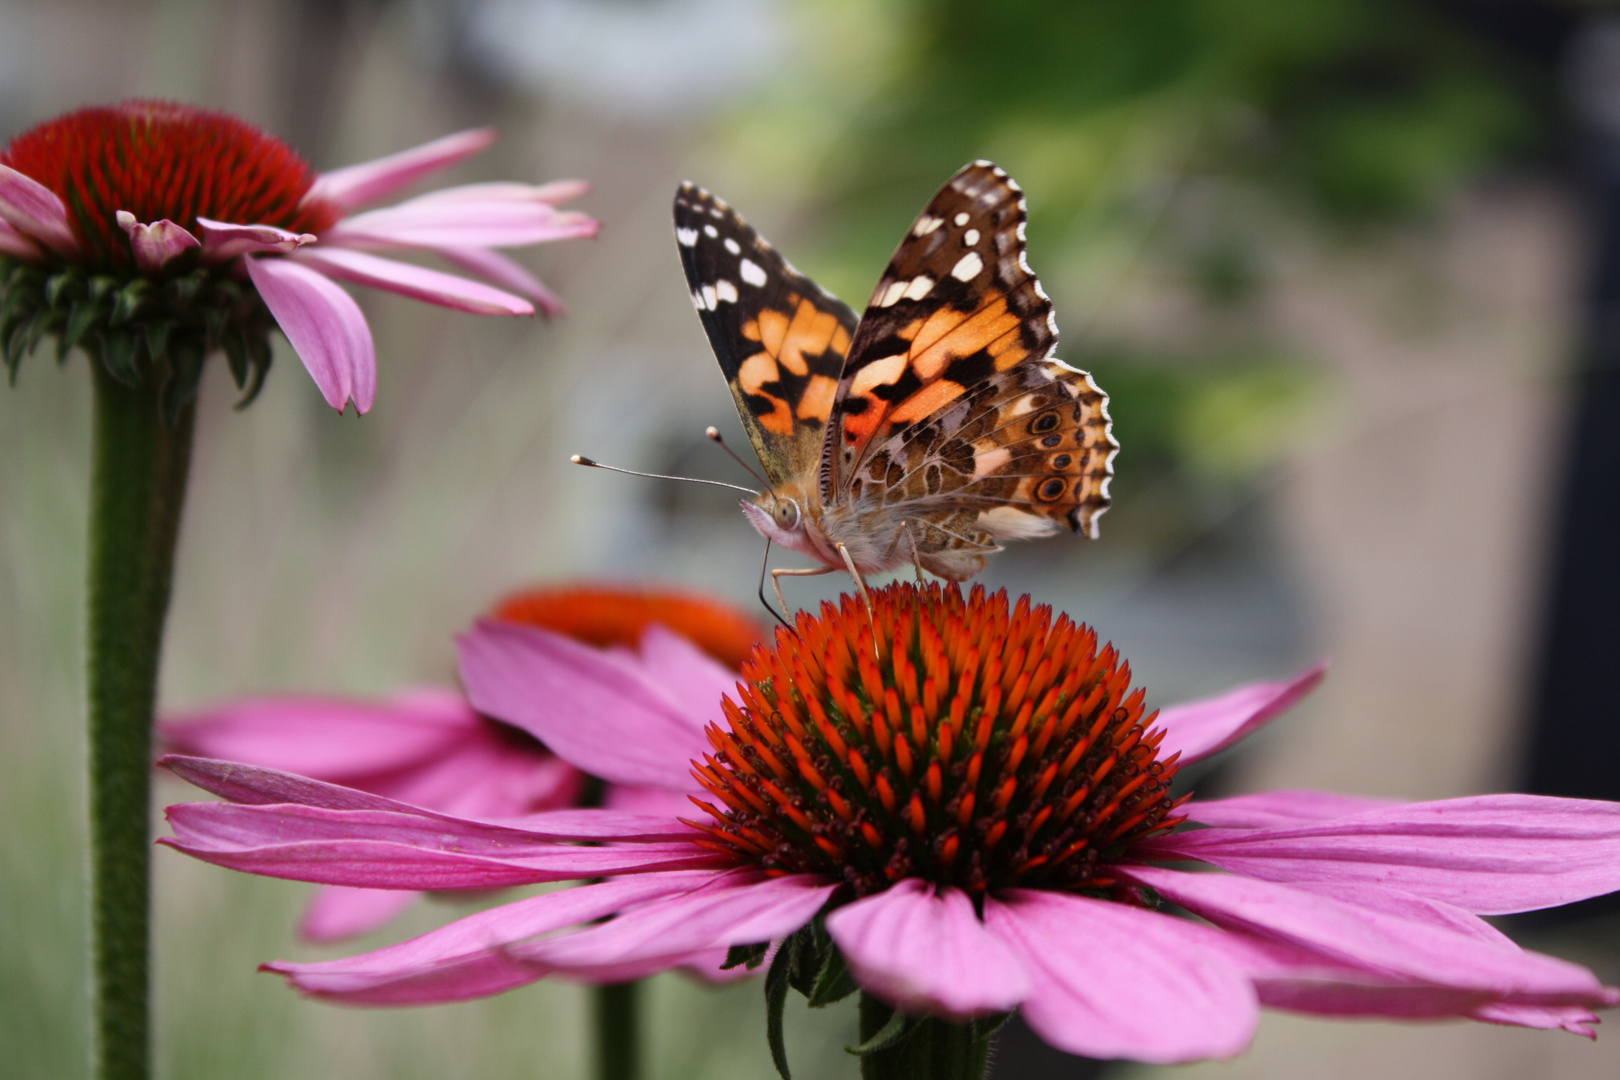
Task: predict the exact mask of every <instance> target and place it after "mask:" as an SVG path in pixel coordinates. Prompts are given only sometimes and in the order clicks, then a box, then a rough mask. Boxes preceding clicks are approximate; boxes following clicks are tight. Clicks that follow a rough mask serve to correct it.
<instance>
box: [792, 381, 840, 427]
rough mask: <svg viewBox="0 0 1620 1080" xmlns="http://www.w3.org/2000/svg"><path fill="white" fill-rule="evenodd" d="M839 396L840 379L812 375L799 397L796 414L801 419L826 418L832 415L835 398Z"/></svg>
mask: <svg viewBox="0 0 1620 1080" xmlns="http://www.w3.org/2000/svg"><path fill="white" fill-rule="evenodd" d="M837 396H838V380H837V379H833V378H829V377H828V376H826V375H812V376H811V377H810V382H809V384H808V385H807V386H805V388H804V396H803V397H802V398H800V399H799V408H798V410H797V413H796V415H797V416H798V418H799V419H800V420H825V419H827V417H829V416H831V415H832V407H833V399H834V398H835V397H837Z"/></svg>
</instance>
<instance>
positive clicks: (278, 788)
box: [158, 754, 692, 843]
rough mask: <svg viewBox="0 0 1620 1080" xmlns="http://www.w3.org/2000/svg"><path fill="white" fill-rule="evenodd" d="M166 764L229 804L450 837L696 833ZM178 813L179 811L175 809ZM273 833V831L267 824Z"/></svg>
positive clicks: (271, 773)
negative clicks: (447, 808) (424, 803)
mask: <svg viewBox="0 0 1620 1080" xmlns="http://www.w3.org/2000/svg"><path fill="white" fill-rule="evenodd" d="M158 765H159V766H160V767H162V768H165V769H168V770H169V771H170V772H173V773H174V774H175V775H177V776H179V777H180V778H182V779H183V780H186V781H188V782H189V783H192V784H195V785H197V786H198V787H200V788H202V789H203V790H204V791H208V792H211V793H213V794H215V795H218V796H220V797H221V798H223V799H229V800H230V801H231V802H233V803H240V804H242V805H244V806H275V807H277V808H278V811H279V810H280V809H281V808H283V804H285V805H286V807H287V808H291V809H299V808H303V807H314V808H317V809H325V810H353V811H357V812H361V811H365V812H370V811H376V812H380V813H384V814H394V815H399V816H401V817H415V818H420V819H423V820H424V821H426V822H428V823H429V826H431V827H433V828H436V829H438V830H440V831H442V832H445V833H447V834H455V835H459V836H469V837H473V836H477V837H489V838H491V839H493V840H497V841H499V840H502V839H503V838H504V839H508V840H512V841H514V842H518V843H529V842H531V841H535V842H541V843H561V842H572V841H619V842H636V841H665V840H680V839H685V838H688V837H690V836H691V835H692V833H691V829H690V828H689V827H688V826H686V825H682V824H680V823H679V822H676V821H672V820H670V819H669V818H667V817H654V816H648V815H643V814H629V813H622V812H620V811H616V810H546V811H542V812H540V813H536V814H529V815H526V816H524V817H521V818H508V819H502V820H496V821H477V820H473V819H470V818H466V817H459V816H456V815H453V814H445V813H440V812H439V811H436V810H431V809H428V808H426V807H421V806H412V805H411V804H409V803H403V802H400V801H399V800H397V799H390V798H387V797H385V796H382V795H377V794H374V793H372V792H369V791H359V790H356V789H355V788H347V787H342V786H340V785H337V784H327V783H323V782H321V781H319V780H311V779H310V778H309V777H307V776H297V775H294V774H292V773H286V772H281V771H279V770H277V769H266V768H263V767H260V766H257V765H244V764H242V763H240V762H236V761H214V760H210V759H208V758H192V757H185V756H184V755H181V754H166V755H164V756H163V757H161V758H159V759H158ZM215 805H218V804H216V803H189V804H185V806H186V807H187V808H188V809H196V808H199V807H207V806H215ZM172 809H178V808H172ZM266 827H270V826H266Z"/></svg>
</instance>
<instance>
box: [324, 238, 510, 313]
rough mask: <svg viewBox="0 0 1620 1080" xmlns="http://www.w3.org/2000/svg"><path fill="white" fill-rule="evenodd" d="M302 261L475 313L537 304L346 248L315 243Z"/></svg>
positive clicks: (332, 273) (360, 281)
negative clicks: (316, 244)
mask: <svg viewBox="0 0 1620 1080" xmlns="http://www.w3.org/2000/svg"><path fill="white" fill-rule="evenodd" d="M296 259H297V261H298V262H301V263H305V264H308V265H311V266H314V267H316V268H318V269H319V270H320V271H321V272H322V273H325V274H328V275H330V276H332V277H335V278H340V279H342V280H344V281H352V282H354V283H355V284H356V285H370V286H372V287H373V288H378V289H387V290H388V291H389V292H393V293H399V294H400V295H401V296H409V297H411V298H412V299H414V300H426V301H427V302H428V303H430V304H438V305H440V306H442V307H447V308H455V309H456V310H457V311H470V312H472V313H473V314H474V315H533V314H534V305H533V304H531V303H529V302H528V301H527V300H524V299H522V298H521V297H517V296H513V295H512V294H511V293H504V292H502V291H501V290H499V289H494V288H491V287H490V286H488V285H482V284H479V283H478V282H476V281H468V280H467V279H466V278H463V277H456V276H455V275H454V274H444V273H440V272H439V271H437V270H428V269H426V268H424V267H421V266H412V265H411V264H409V263H402V262H398V261H396V260H394V259H381V258H378V257H377V256H375V255H367V254H365V253H363V252H359V251H346V250H344V249H342V248H331V247H312V248H306V249H305V250H303V251H300V252H299V253H298V255H297V256H296Z"/></svg>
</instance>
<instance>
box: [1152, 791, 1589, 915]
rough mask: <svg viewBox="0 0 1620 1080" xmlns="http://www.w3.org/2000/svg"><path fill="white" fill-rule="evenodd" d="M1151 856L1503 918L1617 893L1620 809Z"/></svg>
mask: <svg viewBox="0 0 1620 1080" xmlns="http://www.w3.org/2000/svg"><path fill="white" fill-rule="evenodd" d="M1143 850H1144V851H1149V852H1151V853H1152V855H1153V857H1154V858H1185V859H1198V860H1202V861H1204V862H1208V863H1213V864H1214V865H1216V866H1220V867H1222V868H1224V869H1227V870H1231V871H1233V872H1235V873H1242V874H1246V875H1248V876H1250V877H1256V878H1264V879H1266V880H1270V881H1344V882H1356V881H1366V882H1375V883H1381V884H1384V885H1386V886H1389V887H1392V888H1397V889H1402V890H1405V891H1406V892H1411V893H1416V894H1418V895H1420V896H1427V897H1431V898H1433V899H1436V900H1444V901H1446V902H1447V903H1451V904H1455V905H1457V906H1458V907H1460V908H1463V909H1464V910H1467V911H1472V912H1475V913H1476V914H1481V915H1502V914H1507V913H1510V912H1515V911H1531V910H1534V909H1536V908H1544V907H1551V906H1554V905H1557V904H1567V903H1570V902H1572V901H1575V900H1583V899H1586V898H1587V897H1592V896H1602V895H1604V894H1605V893H1610V892H1614V891H1615V890H1616V889H1620V804H1617V803H1611V802H1600V801H1596V800H1588V799H1554V798H1547V797H1543V796H1537V795H1481V796H1476V797H1473V798H1466V799H1445V800H1441V801H1438V802H1423V803H1407V804H1404V805H1398V806H1391V807H1385V808H1381V809H1375V810H1367V811H1363V812H1362V813H1359V814H1354V815H1352V816H1350V817H1345V818H1335V819H1333V820H1331V821H1325V822H1321V823H1318V824H1312V825H1300V826H1295V827H1291V828H1277V829H1252V830H1238V829H1205V830H1201V831H1195V832H1185V833H1176V834H1174V835H1171V836H1165V837H1160V838H1156V839H1155V840H1153V841H1150V842H1149V843H1147V844H1144V845H1143Z"/></svg>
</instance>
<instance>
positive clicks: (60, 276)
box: [45, 270, 84, 307]
mask: <svg viewBox="0 0 1620 1080" xmlns="http://www.w3.org/2000/svg"><path fill="white" fill-rule="evenodd" d="M83 285H84V275H83V274H82V273H80V272H79V271H77V270H63V271H61V272H60V273H56V274H52V275H51V276H50V277H48V278H46V279H45V303H46V304H48V305H50V306H51V307H58V306H60V305H61V303H62V298H63V297H64V296H67V295H68V294H69V293H77V292H78V291H79V289H80V288H81V287H83Z"/></svg>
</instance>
